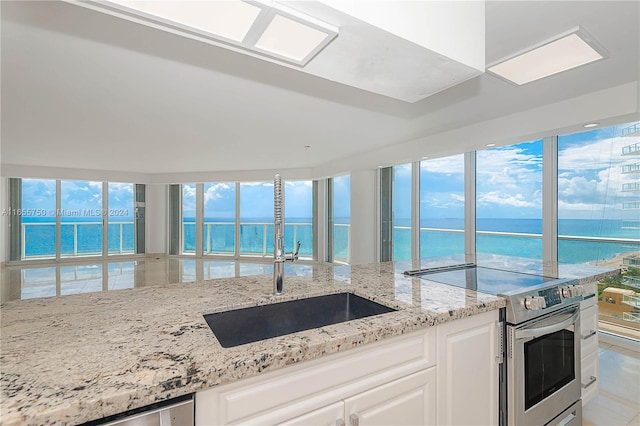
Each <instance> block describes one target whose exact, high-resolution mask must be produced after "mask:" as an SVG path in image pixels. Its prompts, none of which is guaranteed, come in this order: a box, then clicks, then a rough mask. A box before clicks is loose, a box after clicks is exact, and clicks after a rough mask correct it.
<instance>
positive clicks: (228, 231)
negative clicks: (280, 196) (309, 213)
mask: <svg viewBox="0 0 640 426" xmlns="http://www.w3.org/2000/svg"><path fill="white" fill-rule="evenodd" d="M203 225H204V229H203V232H204V235H203V236H204V239H203V253H204V254H220V255H225V254H226V255H233V254H235V251H236V247H235V245H236V242H235V226H236V225H235V223H234V222H204V224H203ZM312 226H313V225H312V224H311V223H285V238H286V241H287V242H290V241H298V240H303V244H302V246H301V248H300V255H301V256H309V257H310V256H312V255H313V247H312V246H311V243H310V242H309V240H311V238H312ZM336 226H338V225H336ZM347 226H348V225H347ZM182 235H183V243H182V244H183V247H182V251H183V253H195V251H196V239H195V236H196V235H195V223H194V222H183V223H182ZM305 237H306V238H305ZM304 240H306V241H304ZM305 243H306V244H305ZM239 252H240V254H243V255H250V256H271V255H273V223H267V222H241V223H240V249H239Z"/></svg>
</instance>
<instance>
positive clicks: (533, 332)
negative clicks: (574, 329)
mask: <svg viewBox="0 0 640 426" xmlns="http://www.w3.org/2000/svg"><path fill="white" fill-rule="evenodd" d="M579 315H580V310H579V309H576V311H575V312H574V314H573V315H571V316H570V317H569V318H567V319H566V320H564V321H561V322H559V323H557V324H552V325H547V326H545V327H538V328H526V329H523V330H516V333H515V334H516V339H531V338H533V339H535V338H537V337H540V336H544V335H546V334H551V333H555V332H556V331H560V330H563V329H565V328H566V327H568V326H570V325H571V324H573V323H575V322H576V320H577V319H578V316H579Z"/></svg>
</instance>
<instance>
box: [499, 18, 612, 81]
mask: <svg viewBox="0 0 640 426" xmlns="http://www.w3.org/2000/svg"><path fill="white" fill-rule="evenodd" d="M587 40H589V41H591V38H590V37H587V36H586V35H584V34H583V33H582V32H581V31H580V30H579V29H578V28H575V29H573V30H571V31H570V32H569V33H564V34H561V35H560V36H557V37H555V38H554V39H552V40H547V41H545V42H543V43H540V44H539V45H536V46H533V47H531V48H529V49H526V50H525V51H523V52H520V53H518V54H517V55H515V56H512V57H509V58H506V59H504V60H501V61H499V63H497V64H495V65H491V66H489V67H487V71H488V72H490V73H493V74H495V75H497V76H499V77H502V78H504V79H506V80H508V81H510V82H512V83H515V84H517V85H519V86H520V85H523V84H526V83H530V82H532V81H535V80H539V79H541V78H544V77H548V76H550V75H553V74H557V73H560V72H562V71H567V70H570V69H573V68H576V67H579V66H580V65H585V64H588V63H590V62H594V61H597V60H600V59H603V58H604V55H603V54H601V53H600V52H598V51H597V50H596V49H595V48H594V47H593V46H592V45H591V44H589V43H588V42H587ZM591 43H593V42H591Z"/></svg>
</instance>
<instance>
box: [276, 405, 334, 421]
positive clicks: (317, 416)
mask: <svg viewBox="0 0 640 426" xmlns="http://www.w3.org/2000/svg"><path fill="white" fill-rule="evenodd" d="M341 424H344V402H342V401H340V402H336V403H335V404H331V405H328V406H326V407H322V408H319V409H317V410H314V411H311V412H310V413H306V414H304V415H302V416H299V417H296V418H294V419H290V420H287V421H286V422H283V423H280V425H300V426H307V425H318V426H320V425H323V426H336V425H338V426H339V425H341Z"/></svg>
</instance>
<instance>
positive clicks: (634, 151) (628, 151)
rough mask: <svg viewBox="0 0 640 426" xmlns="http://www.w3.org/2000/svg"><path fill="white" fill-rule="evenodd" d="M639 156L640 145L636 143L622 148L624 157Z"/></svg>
mask: <svg viewBox="0 0 640 426" xmlns="http://www.w3.org/2000/svg"><path fill="white" fill-rule="evenodd" d="M638 154H640V143H634V144H631V145H627V146H623V147H622V155H638Z"/></svg>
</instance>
